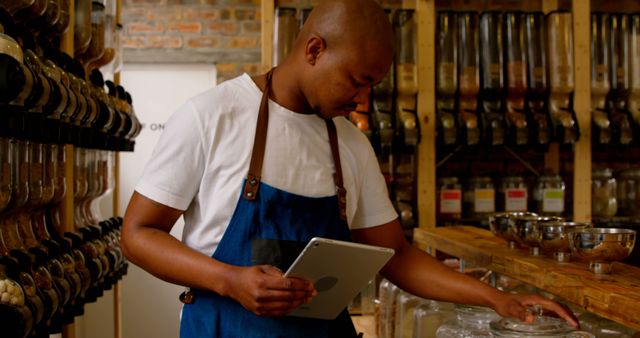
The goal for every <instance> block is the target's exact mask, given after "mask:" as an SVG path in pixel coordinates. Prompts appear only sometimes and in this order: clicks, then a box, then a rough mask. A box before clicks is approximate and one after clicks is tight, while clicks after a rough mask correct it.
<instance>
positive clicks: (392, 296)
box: [376, 279, 400, 338]
mask: <svg viewBox="0 0 640 338" xmlns="http://www.w3.org/2000/svg"><path fill="white" fill-rule="evenodd" d="M398 292H400V289H399V288H398V287H397V286H395V285H394V284H393V283H391V282H390V281H388V280H386V279H383V280H382V281H381V282H380V286H379V288H378V298H379V300H380V304H379V305H380V307H379V315H378V316H377V317H378V320H377V321H376V328H377V329H376V331H377V332H378V337H379V338H393V337H394V330H395V326H394V324H395V319H396V298H397V295H398Z"/></svg>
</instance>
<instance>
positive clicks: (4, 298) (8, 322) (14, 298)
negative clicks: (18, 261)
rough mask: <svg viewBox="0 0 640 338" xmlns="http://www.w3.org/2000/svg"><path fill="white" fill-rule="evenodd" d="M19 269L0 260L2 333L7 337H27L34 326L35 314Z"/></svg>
mask: <svg viewBox="0 0 640 338" xmlns="http://www.w3.org/2000/svg"><path fill="white" fill-rule="evenodd" d="M16 270H17V269H16V268H10V267H8V266H7V265H6V264H5V262H0V312H1V313H2V318H0V322H1V323H2V333H3V336H4V335H7V337H27V336H28V334H29V333H30V331H31V329H32V328H33V314H32V313H31V311H30V310H29V308H28V307H27V302H26V301H25V294H24V290H23V289H22V286H21V285H20V284H19V283H18V282H17V281H18V278H17V271H16Z"/></svg>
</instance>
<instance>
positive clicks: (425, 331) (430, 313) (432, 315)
mask: <svg viewBox="0 0 640 338" xmlns="http://www.w3.org/2000/svg"><path fill="white" fill-rule="evenodd" d="M453 309H454V305H453V303H447V302H438V301H434V300H429V301H425V302H423V303H421V304H420V305H418V306H417V307H416V308H415V310H414V311H413V338H423V337H435V336H436V331H437V330H438V328H439V327H440V326H442V324H444V323H445V322H447V321H449V320H451V319H452V318H453V317H454V316H455V313H454V311H453Z"/></svg>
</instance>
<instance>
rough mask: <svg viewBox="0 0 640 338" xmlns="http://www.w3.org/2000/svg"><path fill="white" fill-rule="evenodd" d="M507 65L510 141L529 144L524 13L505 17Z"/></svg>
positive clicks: (508, 14) (506, 14)
mask: <svg viewBox="0 0 640 338" xmlns="http://www.w3.org/2000/svg"><path fill="white" fill-rule="evenodd" d="M504 21H505V25H504V28H505V38H506V40H507V41H506V42H505V48H506V51H505V58H506V60H505V62H506V64H507V67H506V71H507V74H506V75H507V76H506V80H507V81H506V87H507V102H506V111H507V112H506V116H507V118H506V121H507V125H508V127H509V132H508V135H509V140H510V142H511V143H512V144H516V145H524V144H527V143H528V142H529V132H528V128H527V117H526V115H525V109H524V99H525V94H526V92H527V60H526V54H525V34H524V33H525V21H526V17H525V14H524V13H521V12H511V13H505V15H504Z"/></svg>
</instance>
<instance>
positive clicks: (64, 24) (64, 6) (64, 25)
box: [53, 0, 72, 35]
mask: <svg viewBox="0 0 640 338" xmlns="http://www.w3.org/2000/svg"><path fill="white" fill-rule="evenodd" d="M70 1H72V0H60V19H58V21H57V22H56V23H55V25H54V26H53V30H54V35H62V34H64V32H66V31H67V29H69V26H70V25H71V14H70V13H69V5H70Z"/></svg>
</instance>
